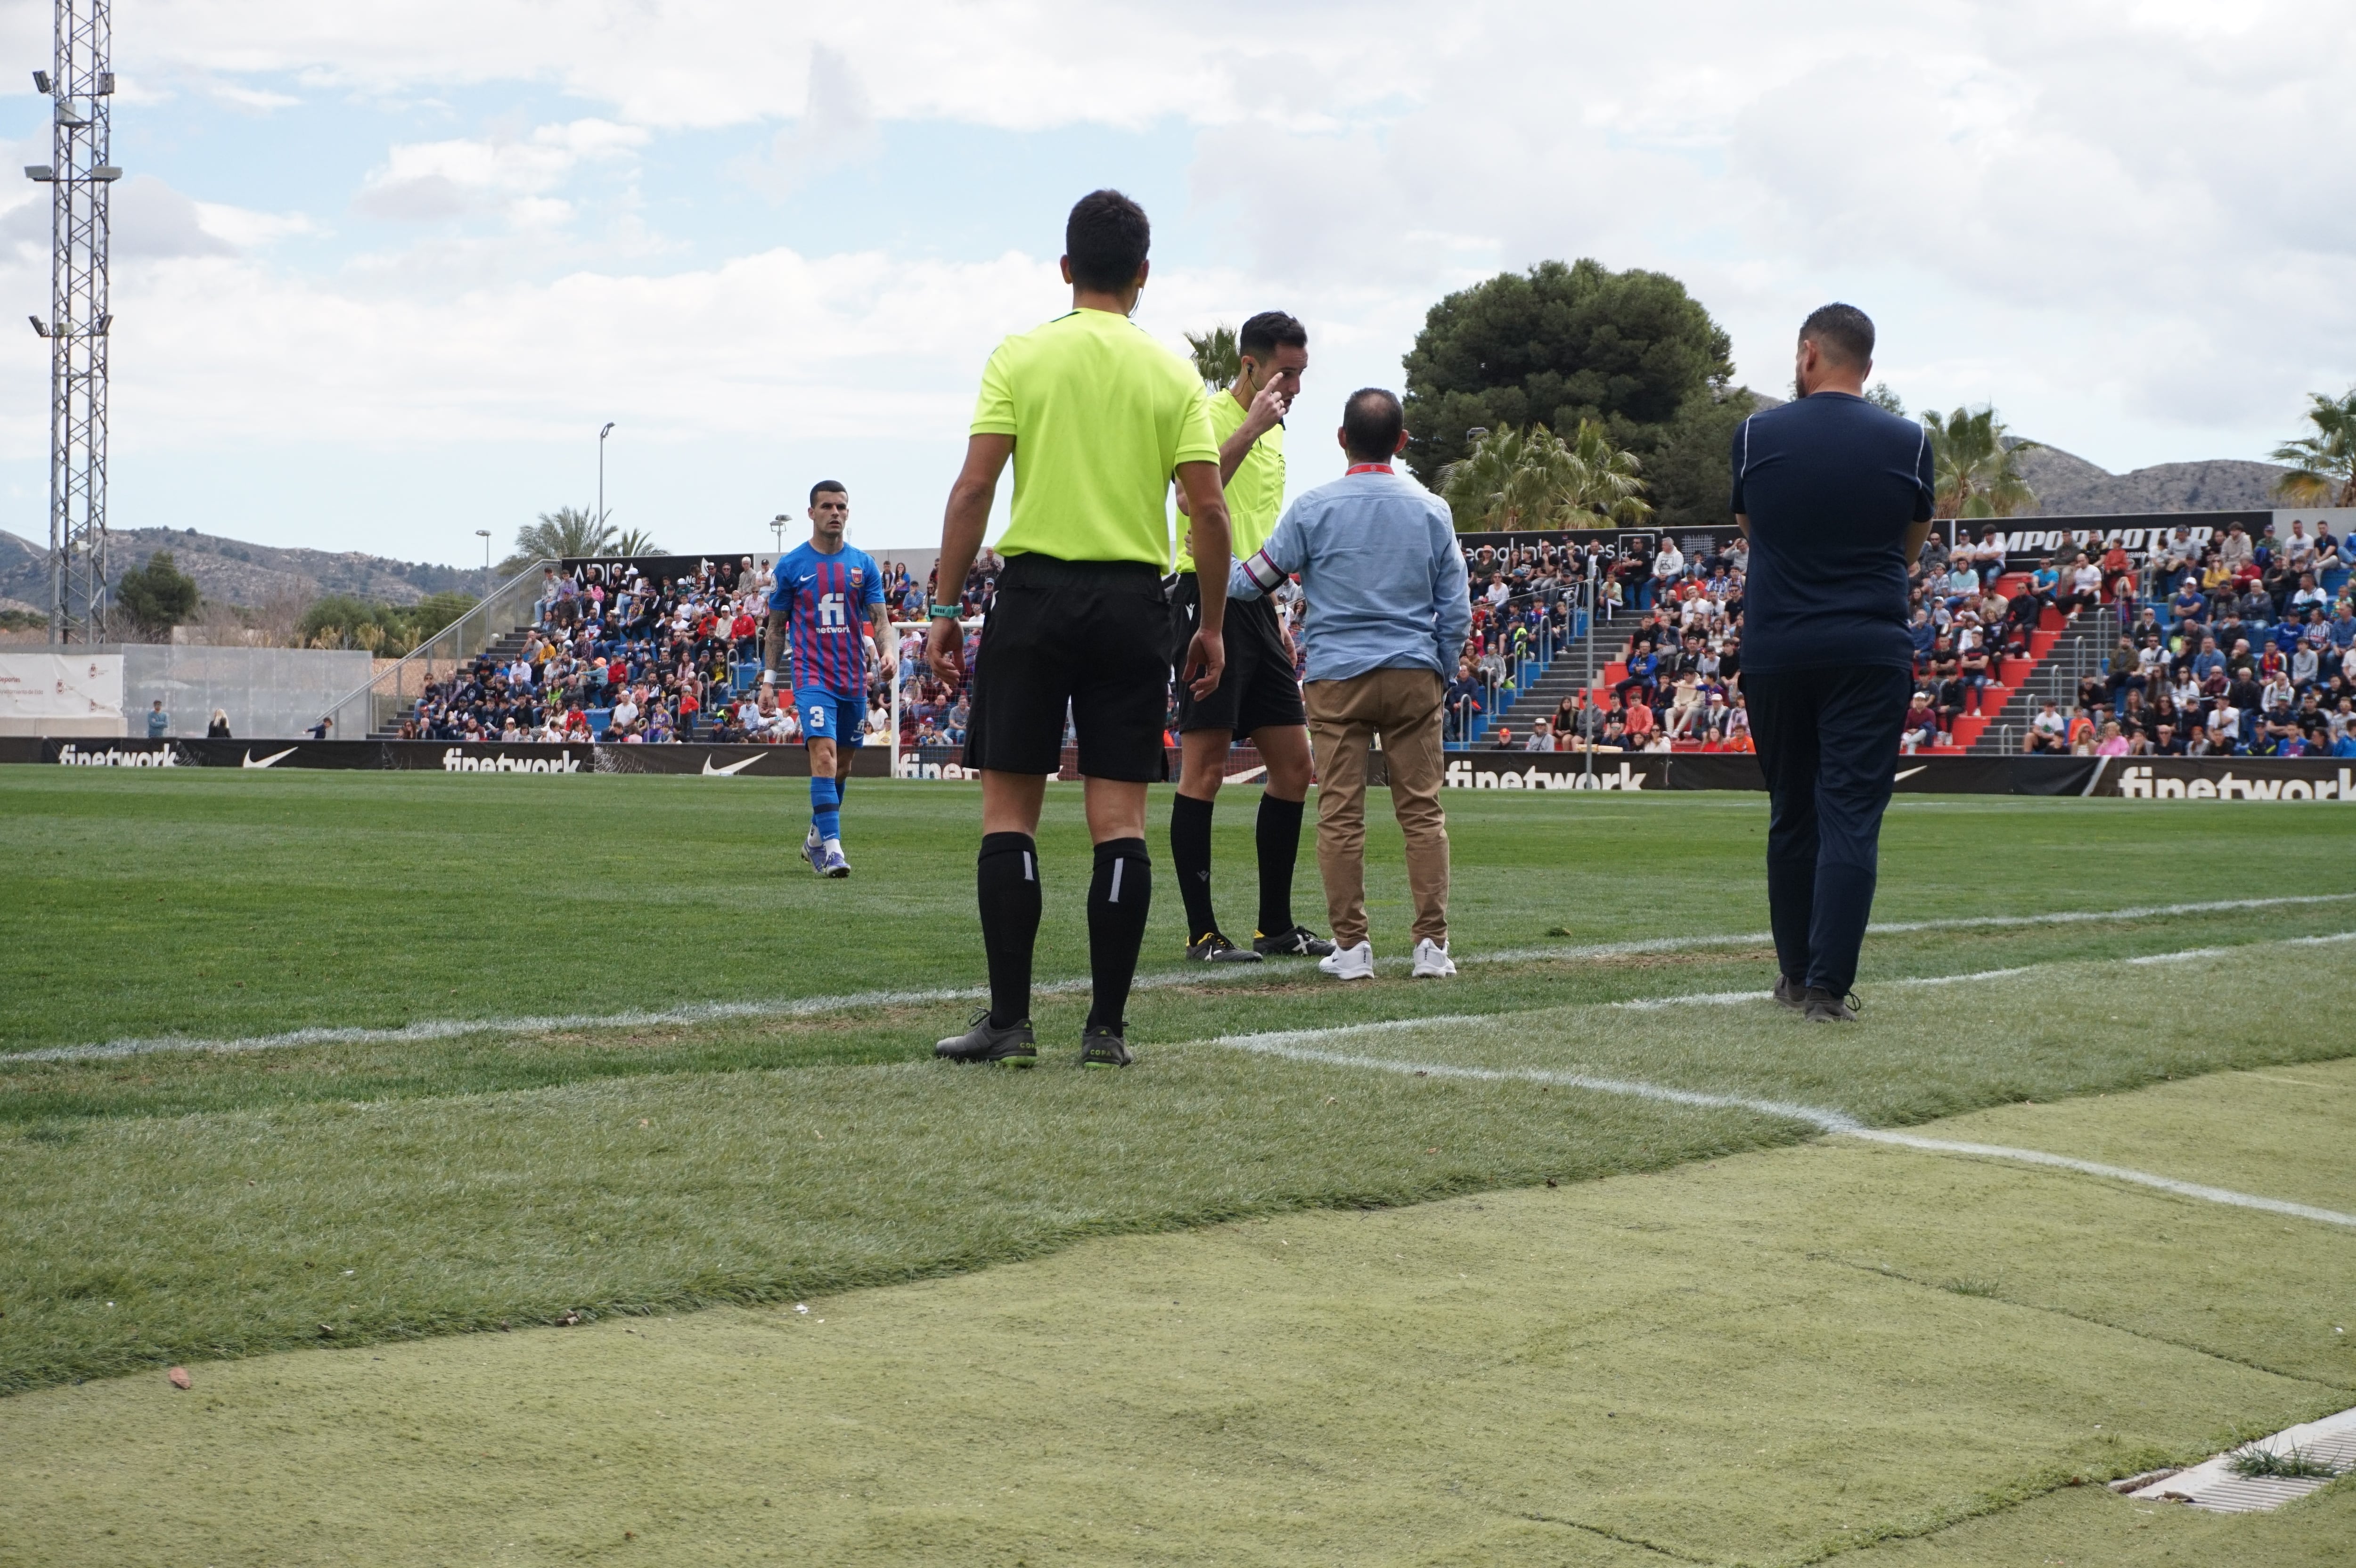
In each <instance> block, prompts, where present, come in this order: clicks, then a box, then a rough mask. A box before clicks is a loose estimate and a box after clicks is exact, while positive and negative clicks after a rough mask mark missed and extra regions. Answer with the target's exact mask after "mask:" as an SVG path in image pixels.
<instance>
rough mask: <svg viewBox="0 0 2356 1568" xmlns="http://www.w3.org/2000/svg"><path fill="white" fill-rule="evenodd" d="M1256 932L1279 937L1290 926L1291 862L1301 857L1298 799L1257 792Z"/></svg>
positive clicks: (1299, 805)
mask: <svg viewBox="0 0 2356 1568" xmlns="http://www.w3.org/2000/svg"><path fill="white" fill-rule="evenodd" d="M1254 837H1256V838H1257V840H1258V845H1259V933H1260V934H1261V935H1262V936H1281V935H1283V934H1284V933H1286V932H1288V931H1290V930H1291V929H1292V863H1293V862H1294V861H1295V860H1297V859H1300V858H1301V802H1299V801H1297V800H1279V799H1277V798H1276V796H1274V795H1270V794H1269V793H1268V792H1267V791H1266V790H1262V791H1261V792H1260V797H1259V823H1258V827H1257V828H1256V829H1255V832H1254Z"/></svg>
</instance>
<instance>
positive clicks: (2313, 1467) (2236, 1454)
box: [2127, 1410, 2356, 1513]
mask: <svg viewBox="0 0 2356 1568" xmlns="http://www.w3.org/2000/svg"><path fill="white" fill-rule="evenodd" d="M2269 1469H2273V1470H2278V1471H2279V1470H2289V1471H2293V1472H2301V1471H2304V1472H2308V1473H2305V1474H2299V1473H2293V1474H2287V1475H2284V1474H2275V1475H2268V1474H2265V1471H2267V1470H2269ZM2351 1469H2356V1410H2343V1411H2341V1412H2340V1413H2339V1414H2337V1415H2327V1416H2325V1417H2324V1418H2323V1419H2322V1420H2320V1421H2310V1422H2308V1424H2306V1425H2304V1426H2294V1427H2291V1428H2289V1429H2288V1430H2286V1431H2283V1432H2277V1433H2276V1434H2275V1435H2273V1436H2272V1437H2261V1438H2259V1439H2258V1440H2257V1441H2256V1442H2254V1443H2244V1445H2242V1446H2240V1447H2239V1448H2235V1449H2233V1450H2231V1451H2230V1452H2227V1453H2223V1454H2220V1455H2218V1456H2216V1457H2215V1458H2213V1459H2205V1460H2203V1461H2201V1463H2200V1464H2198V1465H2194V1466H2192V1467H2190V1468H2189V1469H2182V1470H2179V1471H2177V1472H2176V1473H2175V1474H2173V1475H2170V1476H2165V1477H2158V1478H2156V1479H2153V1480H2150V1481H2147V1482H2146V1484H2144V1485H2142V1486H2138V1487H2136V1488H2134V1489H2133V1490H2131V1491H2129V1492H2128V1493H2127V1496H2129V1497H2131V1498H2141V1499H2146V1500H2147V1501H2153V1502H2172V1503H2190V1504H2191V1505H2192V1506H2193V1507H2194V1508H2200V1509H2209V1510H2210V1511H2211V1512H2212V1513H2261V1512H2264V1511H2265V1510H2266V1509H2278V1508H2280V1507H2282V1506H2283V1504H2285V1503H2286V1502H2288V1501H2290V1500H2291V1499H2293V1498H2303V1497H2305V1496H2307V1494H2308V1493H2309V1492H2311V1491H2315V1490H2317V1489H2319V1488H2322V1487H2326V1486H2329V1484H2330V1483H2331V1479H2332V1477H2335V1476H2343V1475H2346V1474H2347V1473H2348V1472H2349V1471H2350V1470H2351ZM2136 1479H2137V1480H2139V1481H2140V1480H2143V1479H2144V1478H2143V1477H2136Z"/></svg>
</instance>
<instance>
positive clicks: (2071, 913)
mask: <svg viewBox="0 0 2356 1568" xmlns="http://www.w3.org/2000/svg"><path fill="white" fill-rule="evenodd" d="M2351 899H2356V893H2295V894H2286V895H2282V896H2278V897H2275V898H2263V899H2220V900H2215V901H2211V902H2207V903H2177V904H2147V905H2141V906H2136V907H2132V908H2128V909H2115V910H2055V911H2051V912H2047V913H2044V914H1987V915H1962V916H1956V917H1954V918H1952V919H1945V920H1917V921H1894V922H1890V923H1884V924H1879V925H1874V926H1869V927H1868V928H1867V929H1868V930H1869V932H1870V933H1873V934H1877V935H1893V934H1903V933H1909V932H1922V931H1967V930H1976V929H1981V928H1986V927H2008V926H2033V925H2077V924H2084V923H2090V922H2099V921H2132V920H2153V919H2165V918H2168V917H2170V916H2175V915H2186V914H2216V913H2224V912H2233V911H2238V910H2253V909H2276V908H2281V907H2284V906H2286V905H2296V904H2318V903H2338V902H2344V901H2348V900H2351ZM1774 939H1775V938H1774V934H1773V933H1772V932H1764V931H1754V932H1743V933H1735V934H1730V935H1705V936H1663V937H1652V938H1646V939H1641V940H1637V941H1633V942H1605V943H1597V944H1591V945H1588V946H1580V947H1522V948H1509V949H1506V950H1504V951H1502V952H1496V953H1470V954H1459V955H1456V962H1457V963H1458V964H1459V965H1466V964H1524V963H1528V962H1531V961H1533V960H1537V959H1580V958H1618V957H1624V956H1629V955H1639V954H1645V953H1687V952H1694V951H1698V950H1704V949H1708V948H1711V947H1744V946H1751V945H1755V944H1762V943H1772V942H1773V941H1774ZM2310 940H2323V941H2328V940H2338V939H2337V938H2314V939H2310ZM2199 951H2200V952H2201V953H2207V952H2213V951H2231V950H2230V949H2203V950H2199ZM2196 955H2197V954H2196ZM2173 956H2174V955H2163V956H2162V959H2154V960H2146V962H2160V961H2163V960H2164V959H2167V958H2170V957H2173ZM1407 965H1408V960H1407V959H1405V958H1398V959H1390V960H1385V961H1384V966H1385V967H1387V968H1404V967H1406V966H1407ZM1990 973H1991V974H2005V973H2009V971H2001V970H1999V971H1991V972H1990ZM1966 977H1967V978H1968V977H1970V976H1966ZM1247 981H1248V976H1246V975H1242V974H1238V975H1234V976H1214V975H1212V974H1210V973H1207V972H1205V971H1204V970H1175V971H1170V972H1165V973H1162V974H1157V975H1141V976H1138V978H1137V981H1136V984H1135V988H1136V989H1138V990H1141V991H1158V990H1164V989H1168V988H1171V987H1179V986H1216V985H1221V984H1236V983H1244V982H1247ZM1892 983H1893V984H1895V983H1897V982H1892ZM1922 983H1926V984H1929V983H1937V982H1935V981H1932V982H1922ZM1088 984H1089V983H1088V982H1087V980H1085V979H1071V980H1056V981H1051V982H1048V983H1045V984H1043V985H1039V986H1034V987H1032V988H1033V990H1034V991H1035V992H1037V993H1038V994H1039V995H1042V996H1062V995H1069V994H1072V993H1076V992H1082V991H1086V990H1087V988H1088ZM988 994H989V993H988V991H987V990H985V989H984V988H983V987H979V986H960V987H948V988H941V989H933V990H910V991H854V992H851V993H849V994H848V995H840V996H827V997H775V998H767V999H762V1000H755V1001H743V1002H687V1003H682V1004H680V1006H678V1007H675V1008H646V1009H634V1010H632V1011H628V1012H618V1013H557V1014H548V1015H539V1016H535V1015H529V1014H527V1015H524V1016H521V1017H517V1016H512V1015H511V1016H509V1017H504V1018H497V1017H495V1018H484V1019H423V1020H421V1021H419V1022H416V1023H411V1024H398V1025H389V1026H385V1027H382V1028H368V1027H363V1026H351V1027H329V1026H324V1025H323V1026H318V1027H314V1028H306V1029H285V1030H282V1031H279V1032H277V1033H273V1034H260V1035H240V1036H231V1037H230V1038H227V1039H207V1038H205V1037H202V1036H198V1035H178V1034H167V1035H150V1036H145V1037H139V1038H133V1039H127V1040H106V1041H102V1042H100V1043H97V1044H91V1045H52V1046H43V1047H40V1048H38V1049H36V1050H32V1051H9V1052H5V1053H0V1062H7V1061H109V1060H112V1059H114V1058H117V1057H124V1056H144V1055H146V1054H148V1053H150V1052H154V1051H212V1052H220V1053H231V1052H239V1051H284V1050H290V1049H293V1048H295V1047H300V1046H306V1045H409V1044H425V1043H429V1042H431V1041H434V1040H459V1039H463V1038H465V1037H466V1036H468V1035H477V1034H552V1033H567V1032H572V1031H576V1030H584V1029H660V1028H664V1027H667V1026H674V1025H680V1024H699V1023H720V1022H726V1021H728V1020H731V1019H768V1018H809V1017H813V1016H816V1015H818V1014H821V1013H835V1012H855V1011H857V1010H858V1009H860V1008H894V1007H923V1006H930V1005H935V1004H938V1003H943V1002H958V1001H965V1002H970V1001H979V1000H980V999H981V998H982V997H986V996H987V995H988ZM1764 994H1765V993H1763V992H1724V993H1718V994H1717V995H1718V996H1719V997H1721V998H1722V999H1724V1000H1727V1001H1750V1000H1753V999H1755V997H1758V996H1762V995H1764ZM1698 999H1702V998H1688V997H1673V998H1668V999H1666V1001H1665V1003H1664V1005H1675V1004H1676V1003H1680V1002H1687V1001H1690V1000H1698ZM1618 1005H1620V1006H1624V1007H1633V1006H1639V1005H1641V1004H1638V1003H1622V1004H1618Z"/></svg>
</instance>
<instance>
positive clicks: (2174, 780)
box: [2092, 757, 2356, 805]
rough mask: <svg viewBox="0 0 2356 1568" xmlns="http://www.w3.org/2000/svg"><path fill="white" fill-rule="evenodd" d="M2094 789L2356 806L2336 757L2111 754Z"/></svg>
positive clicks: (2348, 771) (2355, 792) (2134, 795)
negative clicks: (2321, 802)
mask: <svg viewBox="0 0 2356 1568" xmlns="http://www.w3.org/2000/svg"><path fill="white" fill-rule="evenodd" d="M2107 761H2108V763H2109V766H2108V767H2106V768H2104V770H2103V774H2104V776H2103V778H2102V780H2101V781H2100V782H2099V783H2098V784H2096V786H2095V787H2094V791H2093V792H2092V793H2094V794H2095V795H2114V796H2116V797H2118V798H2120V799H2123V800H2244V801H2247V800H2331V801H2339V802H2340V803H2342V804H2344V805H2356V763H2351V762H2349V761H2347V760H2345V759H2342V758H2336V757H2152V758H2148V759H2145V758H2136V757H2114V758H2109V759H2107Z"/></svg>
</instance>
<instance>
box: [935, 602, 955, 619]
mask: <svg viewBox="0 0 2356 1568" xmlns="http://www.w3.org/2000/svg"><path fill="white" fill-rule="evenodd" d="M958 613H959V612H958V607H957V606H956V605H954V604H936V605H934V606H933V609H932V619H934V620H936V621H954V620H956V619H957V618H958Z"/></svg>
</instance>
